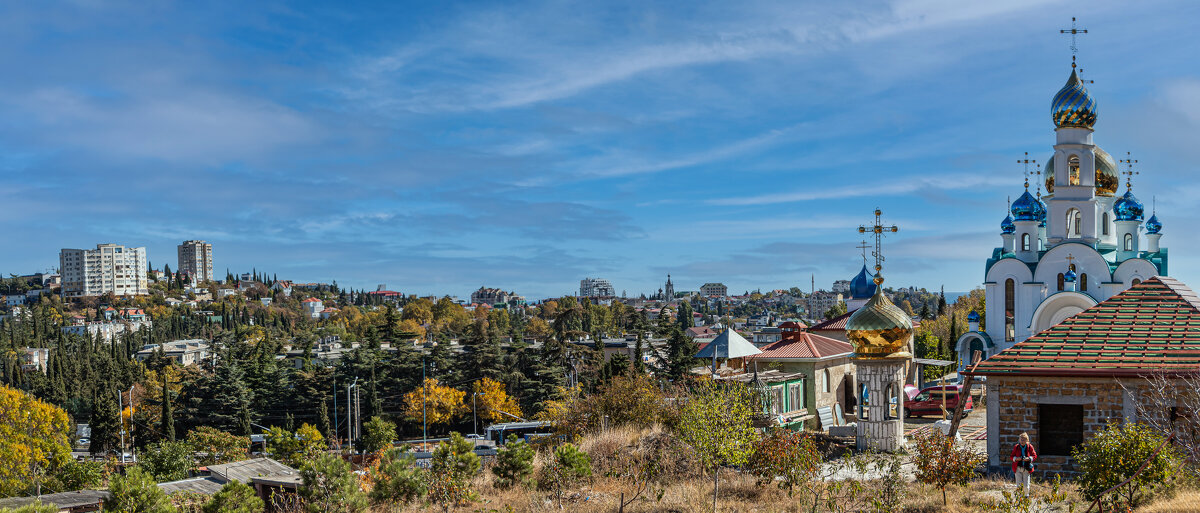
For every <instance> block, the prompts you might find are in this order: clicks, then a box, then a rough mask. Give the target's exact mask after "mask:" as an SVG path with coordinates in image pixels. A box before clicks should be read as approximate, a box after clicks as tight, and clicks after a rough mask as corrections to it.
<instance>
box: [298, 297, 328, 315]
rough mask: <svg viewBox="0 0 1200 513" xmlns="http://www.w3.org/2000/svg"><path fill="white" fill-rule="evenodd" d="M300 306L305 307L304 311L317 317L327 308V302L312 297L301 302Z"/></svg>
mask: <svg viewBox="0 0 1200 513" xmlns="http://www.w3.org/2000/svg"><path fill="white" fill-rule="evenodd" d="M300 306H302V307H304V313H305V314H308V316H309V317H311V318H313V319H317V318H320V317H321V311H322V310H324V309H325V304H324V303H322V302H321V300H320V299H317V298H315V297H310V298H308V299H305V300H304V301H301V302H300Z"/></svg>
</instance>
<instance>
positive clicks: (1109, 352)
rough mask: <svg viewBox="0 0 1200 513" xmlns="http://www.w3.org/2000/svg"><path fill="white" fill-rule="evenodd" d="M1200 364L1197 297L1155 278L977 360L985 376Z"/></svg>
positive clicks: (1121, 372)
mask: <svg viewBox="0 0 1200 513" xmlns="http://www.w3.org/2000/svg"><path fill="white" fill-rule="evenodd" d="M1198 370H1200V297H1197V296H1196V293H1195V292H1193V291H1192V289H1190V288H1188V287H1187V286H1186V285H1184V284H1183V283H1181V282H1180V281H1179V280H1176V279H1174V278H1168V277H1165V276H1158V277H1154V278H1150V279H1149V280H1146V281H1144V282H1142V283H1140V284H1137V285H1134V286H1133V287H1131V288H1129V289H1128V290H1126V291H1124V292H1122V293H1120V294H1117V295H1115V296H1113V297H1111V298H1108V299H1106V300H1104V301H1102V302H1100V303H1098V304H1096V305H1095V306H1093V307H1091V308H1088V309H1087V310H1084V311H1082V312H1080V313H1078V314H1075V315H1074V316H1072V317H1068V318H1067V319H1066V320H1064V321H1063V322H1061V323H1059V324H1058V325H1057V326H1054V327H1052V328H1050V329H1047V330H1045V331H1043V332H1041V333H1038V334H1037V335H1034V336H1033V337H1030V338H1028V339H1026V340H1023V341H1021V342H1018V343H1017V344H1016V345H1014V346H1012V347H1010V348H1008V349H1005V350H1004V351H1001V352H1000V353H999V354H997V355H995V356H993V357H991V358H989V359H987V360H985V361H983V362H982V363H980V364H979V367H978V368H977V369H976V371H975V373H976V374H980V375H1034V376H1081V375H1088V376H1097V375H1099V376H1129V375H1141V374H1148V373H1174V372H1181V373H1192V372H1196V371H1198Z"/></svg>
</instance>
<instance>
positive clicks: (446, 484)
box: [429, 433, 480, 511]
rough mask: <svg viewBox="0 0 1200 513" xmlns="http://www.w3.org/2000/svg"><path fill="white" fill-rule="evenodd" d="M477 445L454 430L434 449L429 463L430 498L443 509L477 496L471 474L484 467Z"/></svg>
mask: <svg viewBox="0 0 1200 513" xmlns="http://www.w3.org/2000/svg"><path fill="white" fill-rule="evenodd" d="M474 449H475V445H474V444H472V443H471V441H470V440H467V439H465V438H463V436H462V435H461V434H459V433H450V439H449V440H447V441H445V442H442V443H440V444H438V446H437V448H436V449H434V450H433V459H432V460H431V461H430V465H429V478H430V479H429V500H430V501H431V502H433V503H434V504H437V505H438V506H441V508H442V510H443V511H447V510H449V509H450V507H451V506H457V505H460V504H465V503H466V502H468V501H470V500H472V499H473V498H474V493H473V492H472V491H471V478H473V477H475V474H476V473H478V472H479V467H480V462H479V455H477V454H475V450H474Z"/></svg>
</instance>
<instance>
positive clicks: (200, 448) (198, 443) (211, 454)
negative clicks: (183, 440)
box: [187, 426, 250, 465]
mask: <svg viewBox="0 0 1200 513" xmlns="http://www.w3.org/2000/svg"><path fill="white" fill-rule="evenodd" d="M187 443H188V445H191V446H192V451H194V452H196V453H198V455H199V461H198V463H199V464H200V465H219V464H221V463H229V462H231V461H240V460H242V459H245V458H246V456H248V455H249V454H250V437H248V436H237V435H233V434H230V433H226V432H224V431H221V430H219V429H216V428H212V427H209V426H200V427H198V428H196V429H193V430H191V431H189V432H188V434H187Z"/></svg>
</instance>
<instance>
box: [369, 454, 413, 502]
mask: <svg viewBox="0 0 1200 513" xmlns="http://www.w3.org/2000/svg"><path fill="white" fill-rule="evenodd" d="M371 477H372V478H373V479H374V480H375V487H374V488H371V499H372V500H374V501H375V502H377V503H396V502H398V503H401V504H407V503H409V502H412V501H414V500H417V499H420V498H421V497H423V496H424V495H425V491H426V483H425V476H424V472H423V471H422V470H421V469H419V468H417V459H416V458H415V457H414V456H413V455H412V453H411V452H409V447H408V446H407V445H406V446H404V447H402V448H396V449H388V450H386V451H383V454H381V455H380V456H379V465H378V466H377V467H375V469H374V470H373V471H372V472H371Z"/></svg>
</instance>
